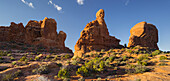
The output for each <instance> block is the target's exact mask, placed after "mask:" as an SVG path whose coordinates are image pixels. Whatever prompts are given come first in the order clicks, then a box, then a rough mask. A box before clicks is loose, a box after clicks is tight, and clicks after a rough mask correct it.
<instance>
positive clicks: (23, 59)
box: [19, 56, 27, 61]
mask: <svg viewBox="0 0 170 81" xmlns="http://www.w3.org/2000/svg"><path fill="white" fill-rule="evenodd" d="M26 59H27V57H26V56H23V57H22V58H21V59H20V60H19V61H25V60H26Z"/></svg>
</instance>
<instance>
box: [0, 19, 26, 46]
mask: <svg viewBox="0 0 170 81" xmlns="http://www.w3.org/2000/svg"><path fill="white" fill-rule="evenodd" d="M24 38H25V29H24V26H23V24H22V23H19V24H16V23H14V22H11V25H10V26H9V27H3V26H0V41H3V42H5V41H13V42H15V41H17V42H21V43H24Z"/></svg>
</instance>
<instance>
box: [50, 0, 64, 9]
mask: <svg viewBox="0 0 170 81" xmlns="http://www.w3.org/2000/svg"><path fill="white" fill-rule="evenodd" d="M48 4H52V5H53V6H54V8H56V9H57V10H58V11H61V10H62V7H60V6H58V5H56V4H55V3H53V2H52V0H49V2H48Z"/></svg>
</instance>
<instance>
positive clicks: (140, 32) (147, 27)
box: [128, 22, 159, 49]
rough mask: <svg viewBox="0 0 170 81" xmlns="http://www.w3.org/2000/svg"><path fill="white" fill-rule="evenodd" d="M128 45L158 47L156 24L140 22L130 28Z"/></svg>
mask: <svg viewBox="0 0 170 81" xmlns="http://www.w3.org/2000/svg"><path fill="white" fill-rule="evenodd" d="M130 33H131V35H130V37H129V43H128V47H135V46H137V45H139V46H141V47H149V48H150V49H159V48H158V46H157V43H158V30H157V28H156V26H154V25H153V24H150V23H147V22H140V23H138V24H136V25H135V26H134V27H133V28H132V29H131V30H130Z"/></svg>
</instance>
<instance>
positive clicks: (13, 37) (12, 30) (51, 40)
mask: <svg viewBox="0 0 170 81" xmlns="http://www.w3.org/2000/svg"><path fill="white" fill-rule="evenodd" d="M56 30H57V23H56V21H55V20H54V19H51V18H47V17H45V19H44V20H43V21H39V22H38V21H35V20H30V21H29V22H28V23H27V25H26V26H25V28H24V26H23V24H22V23H19V24H15V23H13V22H12V23H11V25H10V26H9V27H4V26H0V41H7V42H10V41H15V42H17V43H25V44H30V45H41V46H44V47H46V48H58V50H61V51H62V52H69V53H72V51H71V50H70V49H69V48H67V47H65V43H64V42H65V39H66V36H67V35H66V33H65V32H63V31H60V32H59V33H57V31H56Z"/></svg>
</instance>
